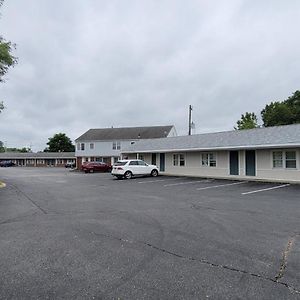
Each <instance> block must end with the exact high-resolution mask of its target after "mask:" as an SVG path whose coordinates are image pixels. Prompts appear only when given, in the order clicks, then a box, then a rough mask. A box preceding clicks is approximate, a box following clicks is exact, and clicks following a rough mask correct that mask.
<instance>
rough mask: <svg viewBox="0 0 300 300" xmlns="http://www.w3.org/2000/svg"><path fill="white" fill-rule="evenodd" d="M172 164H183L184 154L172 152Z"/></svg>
mask: <svg viewBox="0 0 300 300" xmlns="http://www.w3.org/2000/svg"><path fill="white" fill-rule="evenodd" d="M173 166H180V167H183V166H185V157H184V154H173Z"/></svg>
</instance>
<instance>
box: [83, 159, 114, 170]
mask: <svg viewBox="0 0 300 300" xmlns="http://www.w3.org/2000/svg"><path fill="white" fill-rule="evenodd" d="M111 169H112V168H111V166H110V165H108V164H106V163H104V162H99V161H94V162H87V163H84V164H83V165H82V166H81V170H82V171H84V172H85V173H94V172H97V171H98V172H111Z"/></svg>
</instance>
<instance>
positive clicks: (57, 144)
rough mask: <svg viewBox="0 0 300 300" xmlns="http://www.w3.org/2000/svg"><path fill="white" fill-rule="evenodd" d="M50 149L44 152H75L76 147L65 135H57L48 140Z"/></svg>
mask: <svg viewBox="0 0 300 300" xmlns="http://www.w3.org/2000/svg"><path fill="white" fill-rule="evenodd" d="M48 140H49V141H48V143H47V145H48V147H47V148H46V149H45V150H44V152H74V151H75V146H74V145H73V144H72V141H71V139H70V138H69V137H67V136H66V134H65V133H57V134H55V135H54V136H53V137H51V138H49V139H48Z"/></svg>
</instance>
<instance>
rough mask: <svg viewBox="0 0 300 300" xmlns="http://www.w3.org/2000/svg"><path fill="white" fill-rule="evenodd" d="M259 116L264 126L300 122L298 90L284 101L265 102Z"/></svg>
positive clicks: (299, 93) (299, 96)
mask: <svg viewBox="0 0 300 300" xmlns="http://www.w3.org/2000/svg"><path fill="white" fill-rule="evenodd" d="M261 116H262V120H263V126H265V127H269V126H278V125H288V124H296V123H300V91H296V92H295V93H294V94H293V95H292V96H291V97H289V98H288V99H286V100H284V101H275V102H271V103H270V104H267V105H266V106H265V108H264V109H263V110H262V111H261Z"/></svg>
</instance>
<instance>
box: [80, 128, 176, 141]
mask: <svg viewBox="0 0 300 300" xmlns="http://www.w3.org/2000/svg"><path fill="white" fill-rule="evenodd" d="M173 127H174V126H173V125H167V126H148V127H121V128H95V129H89V130H88V131H87V132H85V133H84V134H83V135H81V136H80V137H78V138H77V139H76V140H75V141H76V142H79V141H105V140H137V139H155V138H162V137H166V136H168V134H169V133H170V131H171V130H172V128H173Z"/></svg>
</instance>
